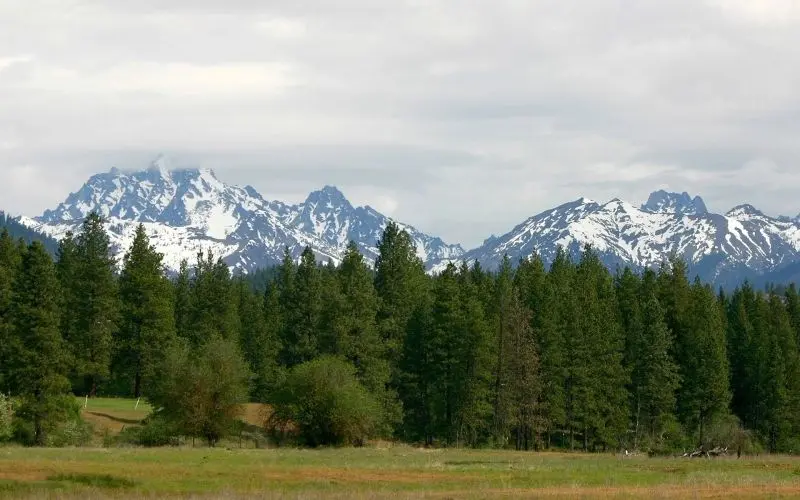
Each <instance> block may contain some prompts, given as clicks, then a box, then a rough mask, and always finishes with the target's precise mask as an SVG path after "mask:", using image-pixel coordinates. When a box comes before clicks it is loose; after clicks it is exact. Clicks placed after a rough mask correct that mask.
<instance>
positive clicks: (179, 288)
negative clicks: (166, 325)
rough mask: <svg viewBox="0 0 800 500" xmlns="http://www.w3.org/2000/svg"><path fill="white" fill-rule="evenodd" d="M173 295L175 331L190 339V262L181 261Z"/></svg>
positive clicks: (179, 335) (180, 335) (181, 336)
mask: <svg viewBox="0 0 800 500" xmlns="http://www.w3.org/2000/svg"><path fill="white" fill-rule="evenodd" d="M173 289H174V291H173V296H174V303H175V332H176V333H177V334H178V337H180V338H184V339H187V340H188V339H189V337H190V333H189V321H190V315H191V307H192V303H191V300H192V296H191V293H192V292H191V276H190V273H189V263H188V262H187V261H186V260H185V259H184V260H182V261H181V264H180V268H179V270H178V275H177V276H176V277H175V280H174V282H173Z"/></svg>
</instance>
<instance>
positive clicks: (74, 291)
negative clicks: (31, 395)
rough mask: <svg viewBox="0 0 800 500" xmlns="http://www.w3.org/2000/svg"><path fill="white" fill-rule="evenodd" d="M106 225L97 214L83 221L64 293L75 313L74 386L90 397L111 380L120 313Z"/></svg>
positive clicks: (72, 333)
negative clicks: (71, 271)
mask: <svg viewBox="0 0 800 500" xmlns="http://www.w3.org/2000/svg"><path fill="white" fill-rule="evenodd" d="M103 224H104V220H103V218H102V217H101V216H100V215H98V214H97V213H92V214H90V215H89V216H88V217H87V218H86V220H85V221H84V223H83V226H82V228H81V233H80V234H79V235H78V236H77V239H76V242H75V245H76V248H75V255H76V257H77V262H76V263H75V266H74V267H75V269H74V277H73V279H72V280H71V281H72V283H70V285H71V286H70V287H69V288H67V289H66V290H65V293H67V294H68V296H69V298H68V299H67V300H66V304H68V305H69V306H70V307H72V308H73V309H72V312H73V313H74V321H73V325H72V328H70V329H68V335H69V337H68V338H67V340H68V341H69V344H70V347H71V351H72V355H73V358H74V360H75V365H74V374H75V376H76V377H77V379H76V380H75V383H76V387H77V389H78V392H80V393H82V394H88V395H90V396H94V395H95V394H96V392H97V389H98V386H99V384H100V383H101V382H103V381H104V380H105V379H106V378H108V375H109V367H110V364H111V353H112V347H113V346H112V344H113V341H112V335H113V333H114V331H115V329H116V323H117V320H118V313H119V302H118V295H117V283H116V279H115V276H114V269H115V262H114V258H113V257H112V256H111V249H110V244H109V239H108V234H107V233H106V231H105V228H104V227H103Z"/></svg>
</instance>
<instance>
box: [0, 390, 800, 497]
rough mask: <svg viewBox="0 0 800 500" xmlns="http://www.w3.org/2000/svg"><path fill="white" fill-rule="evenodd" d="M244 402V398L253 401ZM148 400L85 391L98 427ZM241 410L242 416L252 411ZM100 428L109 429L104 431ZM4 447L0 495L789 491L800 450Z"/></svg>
mask: <svg viewBox="0 0 800 500" xmlns="http://www.w3.org/2000/svg"><path fill="white" fill-rule="evenodd" d="M251 410H252V409H251ZM149 411H150V409H149V407H147V406H146V405H142V404H141V403H140V405H139V407H138V408H135V401H130V400H90V401H89V404H88V405H87V408H86V409H85V410H84V417H85V418H87V420H90V421H92V422H93V423H94V424H95V427H96V429H97V428H98V427H100V428H102V430H101V431H98V433H102V434H106V435H107V434H108V433H111V432H116V431H118V430H119V429H121V428H122V427H123V426H126V425H136V423H137V422H138V421H140V420H141V419H142V418H144V417H145V416H146V415H147V413H148V412H149ZM256 414H257V413H256V412H253V411H251V412H249V415H252V416H254V415H256ZM106 429H108V430H106ZM228 446H229V447H227V448H226V447H219V448H215V449H210V448H205V447H199V445H198V447H196V448H193V447H191V446H186V447H180V448H160V449H142V448H125V447H122V448H119V447H109V448H101V447H93V448H75V449H36V448H18V447H7V448H0V497H2V498H36V499H38V498H76V499H77V498H80V499H93V498H131V499H138V498H153V497H170V498H252V497H257V498H298V499H306V498H308V499H315V498H342V499H344V498H364V499H368V498H441V499H447V498H530V497H534V498H536V497H541V498H793V497H797V496H800V459H798V458H794V457H785V456H763V457H748V458H742V459H741V460H738V459H736V458H735V457H731V458H721V459H711V460H709V459H685V458H648V457H644V456H637V457H623V456H619V455H610V454H609V455H587V454H569V453H526V452H511V451H491V450H454V449H451V450H426V449H419V448H414V447H410V446H395V445H391V444H388V443H384V444H376V445H373V446H370V447H366V448H361V449H353V448H346V449H320V450H303V449H258V450H256V449H240V448H238V447H237V446H236V444H235V443H229V445H228Z"/></svg>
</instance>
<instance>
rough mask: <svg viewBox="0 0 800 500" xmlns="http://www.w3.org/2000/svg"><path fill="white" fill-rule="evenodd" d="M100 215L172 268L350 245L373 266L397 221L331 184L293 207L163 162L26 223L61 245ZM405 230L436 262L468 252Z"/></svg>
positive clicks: (95, 186) (98, 178) (84, 190)
mask: <svg viewBox="0 0 800 500" xmlns="http://www.w3.org/2000/svg"><path fill="white" fill-rule="evenodd" d="M93 211H96V212H98V213H99V214H100V215H102V216H103V217H104V218H105V219H106V221H107V229H108V233H109V235H110V239H111V245H112V248H113V251H114V252H115V253H117V254H118V256H121V255H122V254H123V253H124V251H125V250H127V248H128V247H129V246H130V244H131V242H132V241H133V236H134V233H135V229H136V227H137V226H138V225H139V224H140V223H141V224H143V225H144V227H145V228H146V230H147V232H148V234H149V235H150V237H151V240H152V243H153V245H154V246H155V247H156V249H157V250H158V251H159V252H161V253H163V254H164V263H165V265H166V267H167V268H168V269H170V270H173V271H174V270H177V269H178V268H179V266H180V263H181V261H182V260H184V259H185V260H188V261H189V262H193V261H194V259H195V258H196V256H197V254H198V252H200V251H203V252H206V253H209V252H211V253H213V255H215V256H218V257H221V258H223V260H224V261H225V262H226V263H227V264H228V265H229V266H230V267H231V268H232V269H234V270H239V271H244V272H248V271H252V270H254V269H259V268H264V267H268V266H271V265H274V264H276V263H278V262H280V261H281V260H282V259H283V255H284V249H285V248H287V247H288V248H289V250H290V252H291V253H292V256H293V257H295V258H298V257H299V255H300V253H301V252H302V250H303V248H305V247H306V246H310V247H311V248H313V249H314V252H315V253H316V255H317V258H318V260H320V261H323V262H327V261H328V260H332V261H333V262H334V263H337V262H338V261H339V260H340V259H341V257H342V256H343V255H344V251H345V249H346V248H347V245H348V243H349V242H350V241H351V240H352V241H355V242H356V243H357V244H358V247H359V250H360V251H361V253H362V254H364V256H365V257H366V258H367V259H368V260H369V261H370V262H373V261H374V260H375V258H376V257H377V255H378V250H377V242H378V241H379V239H380V237H381V235H382V233H383V230H384V228H385V227H386V226H387V225H388V224H389V222H390V220H391V219H389V218H388V217H386V216H384V215H383V214H381V213H379V212H378V211H376V210H375V209H373V208H371V207H369V206H366V207H354V206H353V205H351V204H350V202H349V201H348V200H347V199H346V198H345V196H344V195H343V194H342V193H341V192H340V191H339V190H338V189H336V188H335V187H333V186H325V187H324V188H322V189H321V190H319V191H315V192H313V193H311V194H309V196H308V198H307V199H306V200H305V201H304V202H303V203H300V204H297V205H290V204H286V203H283V202H280V201H271V200H267V199H265V198H264V197H263V196H261V194H259V193H258V192H257V191H256V190H255V189H254V188H253V187H251V186H246V187H237V186H231V185H228V184H226V183H224V182H222V181H220V180H219V179H218V178H217V176H216V174H215V173H214V172H213V171H211V170H208V169H175V168H173V167H172V166H171V165H170V163H169V161H168V160H167V159H166V158H163V157H161V158H159V159H157V160H156V161H154V162H153V164H152V165H150V167H149V168H147V169H146V170H142V171H138V172H123V171H120V170H118V169H112V170H111V171H110V172H107V173H102V174H97V175H94V176H92V177H91V178H90V179H89V180H88V182H86V184H84V185H83V186H82V187H81V188H80V189H79V190H78V191H76V192H74V193H72V194H70V195H69V197H67V199H66V200H65V201H64V202H63V203H61V204H60V205H59V206H57V207H56V208H54V209H52V210H48V211H46V212H45V213H44V214H42V215H41V216H39V217H35V218H27V217H21V218H20V219H19V221H20V222H21V223H23V224H25V225H27V226H28V227H30V228H32V229H34V230H37V231H39V232H41V233H44V234H46V235H48V236H51V237H53V238H57V239H61V238H63V237H64V235H66V234H67V232H69V231H72V232H77V231H78V230H79V229H80V225H81V223H82V221H83V219H85V218H86V216H87V215H89V214H90V213H92V212H93ZM398 224H399V225H400V227H401V228H402V229H404V230H406V231H407V232H408V233H409V234H410V235H411V237H412V239H413V241H414V244H415V245H416V247H417V253H418V255H419V257H420V258H421V259H422V260H423V261H424V262H426V263H428V264H431V265H432V264H433V263H435V262H440V261H441V260H443V259H455V258H458V257H460V256H461V255H463V254H464V249H463V248H461V247H460V246H459V245H448V244H446V243H444V242H443V241H442V240H441V239H439V238H435V237H432V236H429V235H427V234H425V233H422V232H421V231H418V230H417V229H415V228H413V227H411V226H409V225H406V224H402V223H398Z"/></svg>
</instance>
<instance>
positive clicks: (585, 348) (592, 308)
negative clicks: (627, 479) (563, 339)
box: [567, 247, 628, 450]
mask: <svg viewBox="0 0 800 500" xmlns="http://www.w3.org/2000/svg"><path fill="white" fill-rule="evenodd" d="M576 283H577V284H578V286H577V290H576V295H575V298H576V304H577V308H578V309H577V310H578V311H579V314H578V318H577V325H576V328H575V330H574V331H573V332H572V337H571V338H568V339H567V346H568V353H569V358H570V360H571V366H570V367H569V369H568V373H569V377H568V382H569V385H570V393H571V398H572V401H573V404H572V412H571V413H572V419H573V422H574V424H573V425H575V426H576V429H577V430H578V431H579V432H580V433H581V435H582V436H583V448H584V450H588V449H589V443H590V442H592V443H593V444H594V445H600V446H602V447H604V448H605V447H608V446H613V445H616V444H617V443H618V442H619V441H620V439H621V438H622V436H623V435H624V433H625V430H626V428H627V423H628V404H627V403H628V393H627V391H626V384H627V383H628V376H627V374H626V373H625V369H624V367H623V366H622V358H623V352H624V347H625V346H624V336H623V335H624V334H623V332H622V329H621V327H620V324H619V320H618V316H617V307H618V306H617V303H616V296H615V290H614V286H613V280H612V278H611V276H610V274H609V273H608V270H607V269H606V268H605V266H603V264H602V263H601V262H600V259H599V258H598V256H597V254H596V253H595V252H594V251H593V250H592V249H591V248H588V247H587V248H586V249H585V250H584V253H583V256H582V257H581V262H580V264H579V265H578V269H577V274H576Z"/></svg>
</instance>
